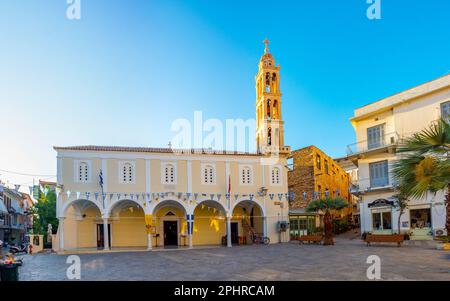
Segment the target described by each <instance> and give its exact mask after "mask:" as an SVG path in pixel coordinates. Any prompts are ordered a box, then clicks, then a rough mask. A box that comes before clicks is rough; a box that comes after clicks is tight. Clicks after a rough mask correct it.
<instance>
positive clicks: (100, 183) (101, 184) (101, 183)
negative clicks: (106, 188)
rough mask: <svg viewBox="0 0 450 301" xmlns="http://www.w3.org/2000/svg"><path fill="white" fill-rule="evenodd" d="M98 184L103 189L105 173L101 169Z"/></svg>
mask: <svg viewBox="0 0 450 301" xmlns="http://www.w3.org/2000/svg"><path fill="white" fill-rule="evenodd" d="M98 184H99V185H100V187H101V188H102V189H103V171H102V170H101V169H100V173H99V175H98Z"/></svg>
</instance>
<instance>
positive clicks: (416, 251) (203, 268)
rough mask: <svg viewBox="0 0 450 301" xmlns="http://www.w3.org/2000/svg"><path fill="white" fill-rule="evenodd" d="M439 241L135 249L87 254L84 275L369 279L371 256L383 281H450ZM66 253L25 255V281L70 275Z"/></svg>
mask: <svg viewBox="0 0 450 301" xmlns="http://www.w3.org/2000/svg"><path fill="white" fill-rule="evenodd" d="M435 245H436V243H435V242H419V241H417V242H412V241H411V242H407V244H406V245H404V246H403V247H401V248H398V247H396V246H395V245H394V244H387V245H383V244H379V245H373V246H371V247H366V246H365V244H364V243H362V242H361V241H360V240H358V239H341V238H338V239H336V244H335V245H334V246H327V247H325V246H321V245H299V244H297V243H286V244H275V245H270V246H242V247H233V248H225V247H221V248H211V249H192V250H175V251H153V252H136V253H131V252H130V253H108V254H84V255H79V256H80V258H81V265H82V269H81V280H367V278H366V269H367V267H368V266H369V265H368V264H367V263H366V259H367V257H368V256H369V255H378V256H379V257H380V258H381V277H382V279H383V280H450V252H446V251H440V250H436V249H435ZM66 259H67V255H64V256H58V255H55V254H42V255H33V256H29V255H27V256H25V257H24V265H23V266H22V267H21V268H20V279H21V280H66V269H67V267H68V266H69V265H68V264H66Z"/></svg>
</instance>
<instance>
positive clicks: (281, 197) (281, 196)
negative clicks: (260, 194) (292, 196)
mask: <svg viewBox="0 0 450 301" xmlns="http://www.w3.org/2000/svg"><path fill="white" fill-rule="evenodd" d="M281 199H283V194H282V193H279V194H278V200H279V201H281Z"/></svg>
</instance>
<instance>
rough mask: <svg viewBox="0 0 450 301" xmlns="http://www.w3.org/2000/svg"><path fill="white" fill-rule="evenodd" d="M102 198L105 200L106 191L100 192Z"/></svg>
mask: <svg viewBox="0 0 450 301" xmlns="http://www.w3.org/2000/svg"><path fill="white" fill-rule="evenodd" d="M102 197H103V200H106V193H104V192H103V193H102Z"/></svg>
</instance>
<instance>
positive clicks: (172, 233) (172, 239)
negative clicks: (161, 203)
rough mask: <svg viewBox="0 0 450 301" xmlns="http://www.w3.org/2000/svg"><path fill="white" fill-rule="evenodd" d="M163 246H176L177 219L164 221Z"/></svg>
mask: <svg viewBox="0 0 450 301" xmlns="http://www.w3.org/2000/svg"><path fill="white" fill-rule="evenodd" d="M164 246H178V222H177V221H164Z"/></svg>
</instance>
